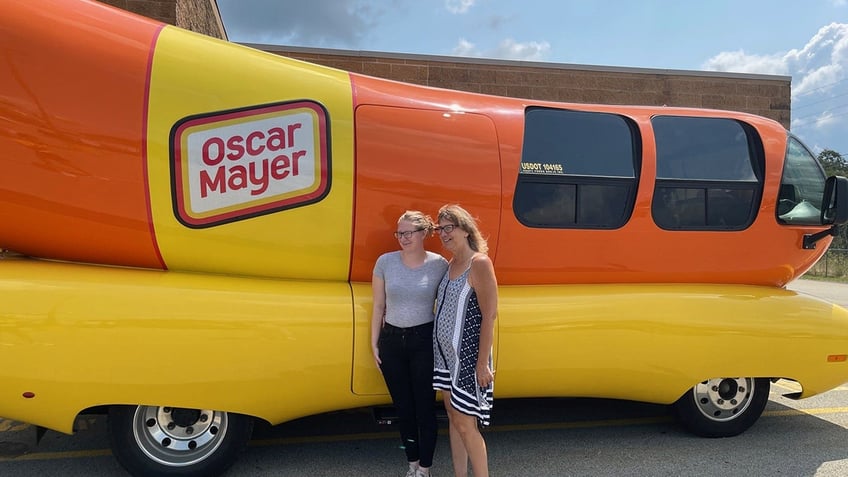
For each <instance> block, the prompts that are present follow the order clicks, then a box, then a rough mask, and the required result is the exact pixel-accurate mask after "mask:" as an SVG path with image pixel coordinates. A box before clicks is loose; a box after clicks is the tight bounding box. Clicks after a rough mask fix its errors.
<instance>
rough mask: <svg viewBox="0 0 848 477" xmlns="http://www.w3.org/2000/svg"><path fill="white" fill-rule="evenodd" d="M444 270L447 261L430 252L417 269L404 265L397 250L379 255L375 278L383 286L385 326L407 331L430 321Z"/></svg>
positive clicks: (446, 267) (446, 266)
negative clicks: (406, 329)
mask: <svg viewBox="0 0 848 477" xmlns="http://www.w3.org/2000/svg"><path fill="white" fill-rule="evenodd" d="M447 269H448V261H447V260H445V259H444V257H442V256H441V255H439V254H437V253H433V252H427V257H426V258H425V259H424V264H422V265H421V266H420V267H418V268H409V267H407V266H406V265H404V264H403V260H401V258H400V252H399V251H398V252H389V253H384V254H383V255H380V258H378V259H377V263H375V264H374V276H375V277H379V278H381V279H382V280H383V282H384V283H385V286H386V323H388V324H390V325H393V326H397V327H400V328H409V327H410V326H418V325H423V324H424V323H429V322H431V321H433V318H434V316H433V306H434V304H435V301H436V289H437V288H438V287H439V282H440V281H441V280H442V277H443V276H444V275H445V272H446V271H447Z"/></svg>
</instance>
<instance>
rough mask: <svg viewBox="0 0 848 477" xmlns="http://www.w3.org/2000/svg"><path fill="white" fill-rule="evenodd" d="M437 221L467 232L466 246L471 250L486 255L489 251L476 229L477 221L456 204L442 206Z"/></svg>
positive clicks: (478, 230) (481, 235) (484, 240)
mask: <svg viewBox="0 0 848 477" xmlns="http://www.w3.org/2000/svg"><path fill="white" fill-rule="evenodd" d="M438 220H439V221H442V220H445V221H447V222H450V223H452V224H454V225H456V226H457V227H459V228H461V229H462V230H464V231H465V232H467V233H468V245H469V246H470V247H471V250H474V251H475V252H480V253H486V252H488V251H489V245H488V244H487V243H486V239H484V238H483V234H481V233H480V229H479V228H477V221H476V220H474V217H472V216H471V214H469V213H468V211H467V210H465V209H463V208H462V207H460V206H459V205H458V204H448V205H443V206H442V208H441V209H439V218H438Z"/></svg>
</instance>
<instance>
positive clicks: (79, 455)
mask: <svg viewBox="0 0 848 477" xmlns="http://www.w3.org/2000/svg"><path fill="white" fill-rule="evenodd" d="M106 455H112V452H111V451H110V450H109V449H91V450H84V451H65V452H33V453H31V454H24V455H19V456H17V457H0V462H13V461H14V462H18V461H23V460H27V461H29V460H56V459H83V458H87V457H102V456H106Z"/></svg>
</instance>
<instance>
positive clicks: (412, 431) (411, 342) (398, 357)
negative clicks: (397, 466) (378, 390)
mask: <svg viewBox="0 0 848 477" xmlns="http://www.w3.org/2000/svg"><path fill="white" fill-rule="evenodd" d="M378 346H379V348H380V361H382V364H381V365H380V371H382V372H383V379H385V380H386V386H387V387H388V388H389V393H390V394H391V395H392V401H393V402H394V406H395V408H396V409H397V412H398V419H399V421H400V422H399V425H400V438H401V441H403V447H404V450H405V451H406V459H407V460H408V461H409V462H414V461H416V460H417V461H419V465H420V466H421V467H430V466H431V465H433V453H434V452H435V450H436V433H437V431H438V426H437V424H436V409H435V401H436V391H435V390H433V323H426V324H423V325H419V326H413V327H411V328H398V327H395V326H392V325H390V324H388V323H386V324H385V326H384V327H383V330H382V332H381V333H380V341H379V344H378Z"/></svg>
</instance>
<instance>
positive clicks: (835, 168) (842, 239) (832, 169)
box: [818, 149, 848, 250]
mask: <svg viewBox="0 0 848 477" xmlns="http://www.w3.org/2000/svg"><path fill="white" fill-rule="evenodd" d="M818 160H819V162H820V163H821V165H822V167H824V172H825V175H826V176H828V177H830V176H843V177H848V157H845V156H843V155H842V154H839V153H838V152H836V151H834V150H832V149H825V150H823V151H822V152H820V153H819V157H818ZM830 248H831V249H834V250H836V249H839V250H844V249H846V248H848V227H846V226H841V227H839V229H838V233H837V234H836V236H835V237H833V243H832V244H831V246H830Z"/></svg>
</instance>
